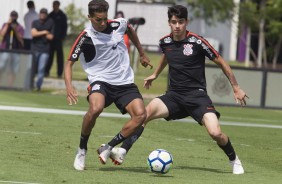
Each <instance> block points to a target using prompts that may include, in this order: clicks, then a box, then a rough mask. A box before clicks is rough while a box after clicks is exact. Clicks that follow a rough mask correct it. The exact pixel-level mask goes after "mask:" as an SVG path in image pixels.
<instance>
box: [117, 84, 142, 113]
mask: <svg viewBox="0 0 282 184" xmlns="http://www.w3.org/2000/svg"><path fill="white" fill-rule="evenodd" d="M112 94H113V98H114V99H115V101H114V102H115V105H116V107H117V108H118V109H119V110H120V112H121V113H122V114H125V113H127V112H128V110H132V108H133V109H134V110H136V109H137V108H140V110H141V111H142V110H144V108H145V107H144V103H143V98H142V95H141V94H140V92H139V90H138V87H137V86H136V85H135V84H133V83H132V84H126V85H122V86H114V88H113V92H112ZM141 102H142V103H141ZM132 104H135V105H137V106H138V107H137V108H136V107H134V106H132ZM131 112H132V113H133V111H131ZM135 112H137V111H135Z"/></svg>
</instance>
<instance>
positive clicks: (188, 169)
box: [0, 91, 282, 184]
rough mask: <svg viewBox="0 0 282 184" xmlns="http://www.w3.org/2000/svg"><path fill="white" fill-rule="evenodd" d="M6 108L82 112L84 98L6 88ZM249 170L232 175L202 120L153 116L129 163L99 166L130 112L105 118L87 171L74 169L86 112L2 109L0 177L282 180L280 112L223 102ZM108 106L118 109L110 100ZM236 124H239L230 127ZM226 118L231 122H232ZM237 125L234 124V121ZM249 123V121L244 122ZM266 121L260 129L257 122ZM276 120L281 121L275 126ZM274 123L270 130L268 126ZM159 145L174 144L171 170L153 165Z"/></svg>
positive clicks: (243, 183)
mask: <svg viewBox="0 0 282 184" xmlns="http://www.w3.org/2000/svg"><path fill="white" fill-rule="evenodd" d="M0 99H1V100H0V106H2V107H3V106H17V107H19V106H20V107H32V108H40V109H42V108H49V109H51V108H52V109H65V110H67V109H69V110H76V112H83V111H86V109H87V103H86V100H85V99H84V98H80V102H79V104H78V105H77V106H72V107H69V106H67V105H66V103H65V97H64V96H60V95H50V94H36V93H23V92H9V91H0ZM217 109H218V110H219V111H220V112H221V114H222V116H221V122H222V123H223V124H224V125H222V130H223V132H225V133H226V134H227V135H229V137H230V139H231V141H232V143H233V145H234V147H235V150H236V152H237V154H238V155H239V157H240V159H241V161H242V163H243V165H244V169H245V174H244V175H239V176H237V175H233V174H232V172H231V167H230V165H229V163H228V160H227V158H226V156H225V155H224V153H223V152H222V151H221V150H220V149H219V148H218V147H217V145H216V144H215V142H213V141H212V140H211V139H210V137H209V136H208V135H207V133H206V131H205V129H204V128H203V127H200V126H199V125H198V124H196V123H189V122H191V119H188V120H187V121H188V122H175V121H174V122H166V121H163V120H158V121H152V122H151V123H149V124H148V126H147V127H146V129H145V131H144V133H143V134H142V136H141V138H140V139H139V140H138V142H136V144H135V145H134V146H133V148H132V149H131V150H130V152H129V154H128V155H127V156H126V160H125V162H124V164H123V165H121V166H115V165H113V164H112V163H111V162H110V160H109V161H108V162H107V164H106V165H101V164H100V162H99V160H98V155H97V153H96V149H97V148H98V147H99V146H100V144H102V143H107V142H108V141H109V140H110V139H111V138H112V137H113V136H114V135H116V133H117V132H118V131H119V130H120V129H121V127H122V125H123V124H124V122H125V121H126V118H120V117H100V118H99V119H98V120H97V124H96V127H95V129H94V130H93V133H92V135H91V137H90V141H89V145H88V149H89V150H88V154H87V160H86V170H85V171H83V172H78V171H75V170H74V169H73V166H72V165H73V161H74V156H75V152H76V149H77V146H78V143H79V135H80V128H81V121H82V117H83V115H82V114H83V113H82V114H79V113H78V114H77V115H75V114H64V113H60V114H56V113H45V112H19V111H15V110H16V108H15V110H14V111H13V110H9V111H7V110H0V117H1V118H0V140H1V141H0V183H24V184H27V183H77V184H78V183H95V184H96V183H125V184H126V183H138V184H139V183H150V184H151V183H152V184H155V183H162V184H166V183H168V184H171V183H174V184H178V183H179V184H184V183H185V184H186V183H191V184H203V183H207V184H221V183H222V184H238V183H239V184H266V183H269V184H281V177H282V174H281V173H282V157H281V156H282V144H281V140H282V122H281V117H282V111H281V110H262V109H253V108H241V107H217ZM105 112H110V113H118V110H117V109H116V108H115V107H114V106H111V107H109V108H108V109H106V110H105ZM231 123H233V125H232V126H231V125H228V124H231ZM226 124H227V125H226ZM235 125H236V126H235ZM240 125H247V126H240ZM259 125H261V127H259ZM269 125H275V126H272V127H271V126H269ZM267 127H268V128H267ZM157 148H162V149H166V150H168V151H169V152H170V153H171V154H172V155H173V157H174V164H173V166H172V169H171V170H170V172H169V173H168V174H166V175H156V174H154V173H151V172H150V171H149V169H148V166H147V163H146V159H147V157H148V155H149V153H150V152H151V151H153V150H154V149H157Z"/></svg>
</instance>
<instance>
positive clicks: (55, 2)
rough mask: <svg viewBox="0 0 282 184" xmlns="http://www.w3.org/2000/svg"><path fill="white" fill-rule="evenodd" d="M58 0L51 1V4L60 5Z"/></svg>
mask: <svg viewBox="0 0 282 184" xmlns="http://www.w3.org/2000/svg"><path fill="white" fill-rule="evenodd" d="M60 4H61V3H60V1H53V5H58V6H60Z"/></svg>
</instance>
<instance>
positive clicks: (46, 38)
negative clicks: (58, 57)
mask: <svg viewBox="0 0 282 184" xmlns="http://www.w3.org/2000/svg"><path fill="white" fill-rule="evenodd" d="M54 30H55V25H54V22H53V20H52V19H50V18H48V11H47V9H46V8H42V9H41V10H40V12H39V19H38V20H35V21H33V22H32V28H31V35H32V42H31V50H32V51H34V52H35V60H36V65H37V81H36V88H37V91H40V90H41V86H42V84H43V78H44V72H45V67H46V64H47V62H48V58H49V48H50V41H51V40H52V39H53V37H54Z"/></svg>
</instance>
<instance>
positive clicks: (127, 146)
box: [121, 126, 144, 152]
mask: <svg viewBox="0 0 282 184" xmlns="http://www.w3.org/2000/svg"><path fill="white" fill-rule="evenodd" d="M143 130H144V127H143V126H140V127H139V128H138V129H137V130H136V131H135V132H134V133H133V134H132V135H131V136H130V137H128V138H127V139H126V140H125V141H123V143H122V145H121V147H122V148H124V149H125V150H126V152H128V151H129V150H130V148H131V147H132V146H133V144H134V142H135V141H137V139H138V138H139V137H140V136H141V134H142V132H143Z"/></svg>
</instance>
